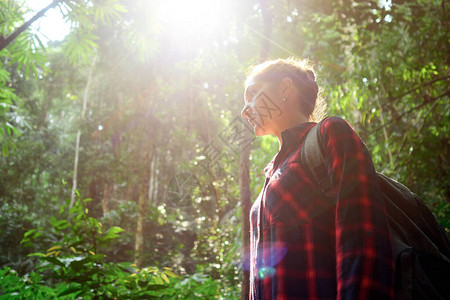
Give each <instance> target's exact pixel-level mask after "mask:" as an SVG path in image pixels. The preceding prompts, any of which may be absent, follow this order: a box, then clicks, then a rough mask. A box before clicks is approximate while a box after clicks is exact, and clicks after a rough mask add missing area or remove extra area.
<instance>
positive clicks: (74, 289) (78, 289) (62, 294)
mask: <svg viewBox="0 0 450 300" xmlns="http://www.w3.org/2000/svg"><path fill="white" fill-rule="evenodd" d="M81 290H82V288H81V287H79V286H77V287H71V288H68V289H67V290H65V291H62V292H61V293H59V294H58V297H62V296H66V295H70V294H73V293H76V292H79V291H81Z"/></svg>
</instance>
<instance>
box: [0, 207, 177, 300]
mask: <svg viewBox="0 0 450 300" xmlns="http://www.w3.org/2000/svg"><path fill="white" fill-rule="evenodd" d="M88 201H90V199H86V200H83V201H77V202H76V204H75V206H73V207H72V208H70V209H69V210H67V213H66V214H65V217H68V218H69V220H65V219H61V220H57V219H56V218H54V217H53V218H52V220H51V224H52V231H53V233H55V234H56V235H57V238H56V241H54V242H53V243H52V244H51V247H50V248H48V249H47V251H46V252H45V253H43V252H36V253H31V254H29V255H28V256H30V257H39V258H40V260H41V263H40V265H39V266H37V267H36V270H35V271H33V272H31V273H30V274H26V275H25V276H23V277H21V276H18V274H17V272H15V271H14V270H12V269H10V268H6V269H3V270H2V274H1V276H2V277H1V280H0V285H1V286H0V290H1V295H2V296H3V297H13V296H18V297H20V298H30V297H33V296H36V297H38V296H42V297H44V298H46V297H49V296H57V297H62V296H68V297H69V298H71V299H73V298H77V297H83V299H91V298H93V299H99V298H107V299H108V298H116V299H137V298H146V299H152V298H153V297H156V296H158V295H159V293H160V292H159V290H162V289H165V288H167V286H168V284H169V283H170V279H169V278H170V277H172V278H179V276H178V275H176V274H175V273H173V272H172V270H171V269H169V268H163V269H162V270H159V269H158V268H155V267H147V268H142V269H139V268H137V267H136V266H135V265H133V264H132V263H112V262H108V261H107V257H106V255H105V254H104V253H102V252H103V251H102V250H103V249H105V247H107V246H108V245H110V244H111V243H112V242H113V241H114V240H115V239H117V238H118V237H119V233H121V232H122V231H123V229H121V228H119V227H111V228H108V229H107V230H105V229H103V228H102V224H101V223H99V222H98V221H97V220H96V219H95V218H92V217H89V216H88V210H87V208H85V204H86V203H87V202H88ZM63 211H64V209H62V210H61V212H63ZM46 236H47V237H48V234H47V233H46V232H45V231H39V230H36V229H32V230H29V231H28V232H26V233H25V235H24V238H23V240H22V243H23V244H24V246H25V247H29V246H31V245H32V244H33V242H34V241H35V240H37V239H38V238H39V239H42V238H43V237H46ZM48 284H49V285H48Z"/></svg>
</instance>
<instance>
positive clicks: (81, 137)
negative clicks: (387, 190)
mask: <svg viewBox="0 0 450 300" xmlns="http://www.w3.org/2000/svg"><path fill="white" fill-rule="evenodd" d="M31 2H33V1H31V0H1V2H0V61H1V62H2V64H1V66H0V144H1V155H0V299H246V297H247V296H246V295H248V268H246V267H245V265H246V264H245V263H244V261H245V260H246V259H248V252H249V250H248V240H249V220H248V214H249V209H250V206H251V204H252V201H254V199H255V198H256V196H257V195H258V193H259V192H260V190H261V187H262V185H263V184H264V171H263V169H264V167H265V166H266V164H267V163H268V162H270V160H271V159H272V157H273V156H274V155H275V154H276V153H277V151H278V141H277V138H276V137H275V136H264V137H256V136H255V135H254V133H253V130H252V128H251V127H249V126H248V123H247V122H246V121H245V120H244V119H243V118H242V117H241V115H240V112H241V109H242V106H243V92H244V85H243V83H244V80H245V78H246V74H247V72H248V69H249V68H250V67H251V66H253V65H255V64H258V63H260V62H263V61H265V60H267V59H275V58H288V57H296V58H302V59H308V60H309V62H310V63H311V64H312V65H313V66H314V68H315V70H316V72H317V75H318V76H317V80H318V82H319V85H320V86H321V89H322V91H321V93H322V96H323V97H324V98H325V99H326V102H327V106H328V107H327V111H326V115H328V116H339V117H341V118H344V119H345V120H346V121H347V122H348V123H349V124H351V126H352V127H353V128H354V129H355V131H356V132H357V133H358V135H359V136H360V137H361V139H362V140H363V141H364V142H365V144H366V145H367V147H368V149H369V150H370V152H371V155H372V159H373V162H374V164H375V166H376V169H377V170H378V171H379V172H382V173H384V174H386V175H388V176H390V177H391V178H394V179H396V180H398V181H400V182H402V183H403V184H405V185H406V186H408V187H409V188H410V189H411V190H412V191H414V192H415V193H416V194H418V195H420V196H421V198H422V199H423V200H424V201H425V202H426V203H427V205H428V206H429V207H430V208H431V210H432V212H433V214H434V215H435V217H436V218H437V220H438V221H439V222H440V224H441V225H442V226H443V227H444V229H445V230H446V232H447V233H448V234H450V172H449V171H450V102H449V94H450V89H449V85H448V82H449V79H450V75H449V64H448V62H449V53H450V51H449V40H450V31H449V30H448V29H449V25H450V24H449V20H450V17H449V8H448V3H446V1H443V0H441V1H437V0H416V1H407V0H367V1H359V0H314V1H313V0H209V1H208V0H190V1H181V0H161V1H158V0H53V1H34V2H39V5H42V6H39V7H40V8H39V9H31V8H30V7H29V3H31ZM49 12H54V13H57V14H59V15H60V16H61V17H62V18H63V19H64V20H65V21H66V22H67V24H70V30H69V31H68V32H67V34H66V36H65V37H64V38H63V39H62V40H50V39H49V38H47V37H46V36H45V35H44V34H42V33H41V32H40V28H39V26H38V25H37V24H38V21H39V20H40V19H43V18H45V15H46V14H47V13H49Z"/></svg>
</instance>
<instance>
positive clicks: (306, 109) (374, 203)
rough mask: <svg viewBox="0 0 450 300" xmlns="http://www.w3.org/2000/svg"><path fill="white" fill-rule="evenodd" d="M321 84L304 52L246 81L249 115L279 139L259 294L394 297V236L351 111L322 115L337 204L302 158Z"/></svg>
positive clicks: (267, 198) (257, 267) (256, 251)
mask: <svg viewBox="0 0 450 300" xmlns="http://www.w3.org/2000/svg"><path fill="white" fill-rule="evenodd" d="M318 94H319V89H318V86H317V83H316V81H315V75H314V72H313V70H312V69H311V68H310V67H308V66H307V64H306V63H304V62H303V61H298V60H295V59H287V60H284V59H278V60H274V61H267V62H265V63H263V64H261V65H258V66H256V67H255V68H254V69H253V70H252V71H251V73H250V74H249V76H248V78H247V80H246V82H245V95H244V98H245V105H244V108H243V110H242V115H243V116H244V117H246V118H247V119H248V121H249V122H250V124H251V125H252V126H253V128H254V132H255V134H256V135H257V136H262V135H267V134H271V135H276V136H277V138H278V141H279V146H280V147H279V152H278V154H277V155H276V156H275V157H274V158H273V160H272V161H271V162H270V163H269V164H268V165H267V167H266V168H265V173H266V181H265V184H264V187H263V189H262V191H261V193H260V195H259V196H258V198H257V200H256V201H255V203H254V204H253V207H252V209H251V212H250V220H251V221H250V222H251V224H250V225H251V227H250V228H251V233H250V235H251V241H250V243H251V247H250V248H251V255H250V256H251V262H250V299H309V300H310V299H336V298H337V299H389V298H393V258H392V250H391V248H392V247H391V239H390V235H389V231H388V226H387V219H386V214H385V208H384V204H383V202H382V198H381V195H380V193H379V190H378V184H377V179H376V174H375V170H374V167H373V163H372V160H371V158H370V155H369V153H368V151H367V149H366V147H365V145H364V144H363V143H362V142H361V140H360V139H359V138H358V136H357V135H356V133H355V132H354V131H353V129H352V128H351V127H350V126H349V125H348V124H347V123H346V122H345V121H344V120H342V119H340V118H337V117H333V118H326V119H325V120H324V121H323V122H322V123H321V127H320V130H321V133H322V137H323V145H324V148H325V153H324V155H325V157H326V163H327V168H328V177H329V180H330V182H331V184H332V196H333V198H334V200H335V204H334V205H329V204H328V203H329V202H327V201H326V200H325V199H324V197H323V196H322V195H321V192H320V191H319V189H318V188H316V186H315V185H314V183H313V182H312V180H311V179H310V178H309V177H308V175H307V170H305V168H304V167H303V165H302V162H301V159H300V153H301V148H302V146H303V142H304V137H305V136H306V134H307V133H308V131H309V130H310V129H311V128H312V127H313V126H314V125H315V123H313V122H309V120H310V119H312V116H313V113H314V111H315V109H317V107H319V106H320V101H319V100H318V98H319V97H318Z"/></svg>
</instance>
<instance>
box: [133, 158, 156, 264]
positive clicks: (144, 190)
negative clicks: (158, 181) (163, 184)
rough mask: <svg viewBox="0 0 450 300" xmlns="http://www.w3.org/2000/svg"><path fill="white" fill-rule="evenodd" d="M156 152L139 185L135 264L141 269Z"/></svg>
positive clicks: (148, 159)
mask: <svg viewBox="0 0 450 300" xmlns="http://www.w3.org/2000/svg"><path fill="white" fill-rule="evenodd" d="M154 154H155V150H153V153H152V154H151V155H148V156H147V157H146V159H144V165H148V166H149V168H148V170H145V173H144V174H143V176H142V178H141V180H140V184H139V199H138V219H137V225H136V239H135V244H134V263H135V264H136V265H137V266H138V267H139V268H141V267H142V265H143V262H144V256H143V254H144V223H145V217H146V216H147V209H148V203H149V195H151V191H150V190H151V189H153V186H152V185H153V180H152V177H153V176H154V170H153V169H154V167H155V163H154V161H155V155H154Z"/></svg>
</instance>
